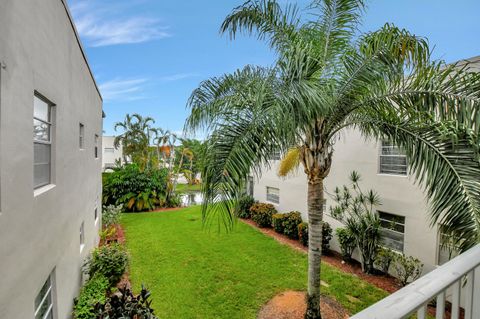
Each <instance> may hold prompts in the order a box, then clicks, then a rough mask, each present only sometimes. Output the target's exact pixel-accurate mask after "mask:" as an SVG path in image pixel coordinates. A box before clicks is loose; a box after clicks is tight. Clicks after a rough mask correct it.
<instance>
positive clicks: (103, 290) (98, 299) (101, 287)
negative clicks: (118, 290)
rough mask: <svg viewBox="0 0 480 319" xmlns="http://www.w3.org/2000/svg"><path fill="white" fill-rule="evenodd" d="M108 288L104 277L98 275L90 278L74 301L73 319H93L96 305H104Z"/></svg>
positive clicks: (108, 285)
mask: <svg viewBox="0 0 480 319" xmlns="http://www.w3.org/2000/svg"><path fill="white" fill-rule="evenodd" d="M109 288H110V284H109V282H108V279H107V278H105V276H103V275H101V274H98V275H95V276H93V277H92V278H90V279H89V280H88V281H87V282H86V283H85V285H84V286H83V287H82V289H81V290H80V294H79V295H78V298H76V299H75V301H74V303H75V304H74V306H73V318H75V319H91V318H95V306H96V305H97V303H105V301H106V299H107V292H108V290H109Z"/></svg>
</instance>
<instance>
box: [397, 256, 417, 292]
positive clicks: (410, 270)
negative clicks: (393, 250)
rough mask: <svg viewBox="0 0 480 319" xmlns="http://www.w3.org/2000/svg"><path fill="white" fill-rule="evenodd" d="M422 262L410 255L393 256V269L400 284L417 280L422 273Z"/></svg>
mask: <svg viewBox="0 0 480 319" xmlns="http://www.w3.org/2000/svg"><path fill="white" fill-rule="evenodd" d="M422 270H423V263H422V262H421V261H420V260H418V259H417V258H414V257H412V256H408V257H407V256H405V255H403V254H402V255H398V256H397V257H396V258H395V271H396V272H397V278H398V281H399V282H400V284H401V285H402V286H406V285H407V284H408V283H409V282H412V281H415V280H417V279H418V278H419V277H420V275H421V274H422Z"/></svg>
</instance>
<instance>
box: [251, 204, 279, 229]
mask: <svg viewBox="0 0 480 319" xmlns="http://www.w3.org/2000/svg"><path fill="white" fill-rule="evenodd" d="M276 213H277V210H276V209H275V206H273V205H272V204H267V203H255V204H253V205H252V207H250V214H251V216H252V220H253V221H254V222H255V223H257V225H258V226H259V227H272V215H273V214H276Z"/></svg>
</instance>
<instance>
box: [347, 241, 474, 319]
mask: <svg viewBox="0 0 480 319" xmlns="http://www.w3.org/2000/svg"><path fill="white" fill-rule="evenodd" d="M465 276H466V278H467V281H466V283H465V287H463V288H464V289H463V290H462V283H463V278H464V277H465ZM449 288H451V290H452V297H451V303H452V316H451V318H452V319H459V315H460V295H461V294H462V299H464V301H465V304H464V305H465V319H480V245H477V246H475V247H473V248H472V249H470V250H468V251H466V252H465V253H463V254H461V255H459V256H457V257H456V258H454V259H452V260H450V261H449V262H447V263H446V264H444V265H442V266H440V267H439V268H437V269H435V270H433V271H431V272H430V273H428V274H426V275H425V276H423V277H421V278H420V279H418V280H416V281H414V282H413V283H411V284H409V285H408V286H406V287H404V288H403V289H400V290H399V291H397V292H395V293H393V294H391V295H390V296H388V297H386V298H384V299H382V300H380V301H379V302H377V303H376V304H374V305H372V306H370V307H368V308H367V309H365V310H363V311H361V312H359V313H358V314H356V315H353V316H352V317H351V319H385V318H388V319H404V318H409V316H410V315H412V314H414V313H416V314H417V317H418V318H419V319H422V318H426V317H427V304H428V303H429V302H430V301H431V300H433V299H435V298H436V300H437V313H436V318H437V319H440V318H442V319H443V315H444V309H445V298H446V297H445V293H446V290H447V289H449ZM461 290H462V293H461Z"/></svg>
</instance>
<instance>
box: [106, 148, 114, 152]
mask: <svg viewBox="0 0 480 319" xmlns="http://www.w3.org/2000/svg"><path fill="white" fill-rule="evenodd" d="M114 152H115V149H114V148H113V147H105V153H114Z"/></svg>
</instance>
